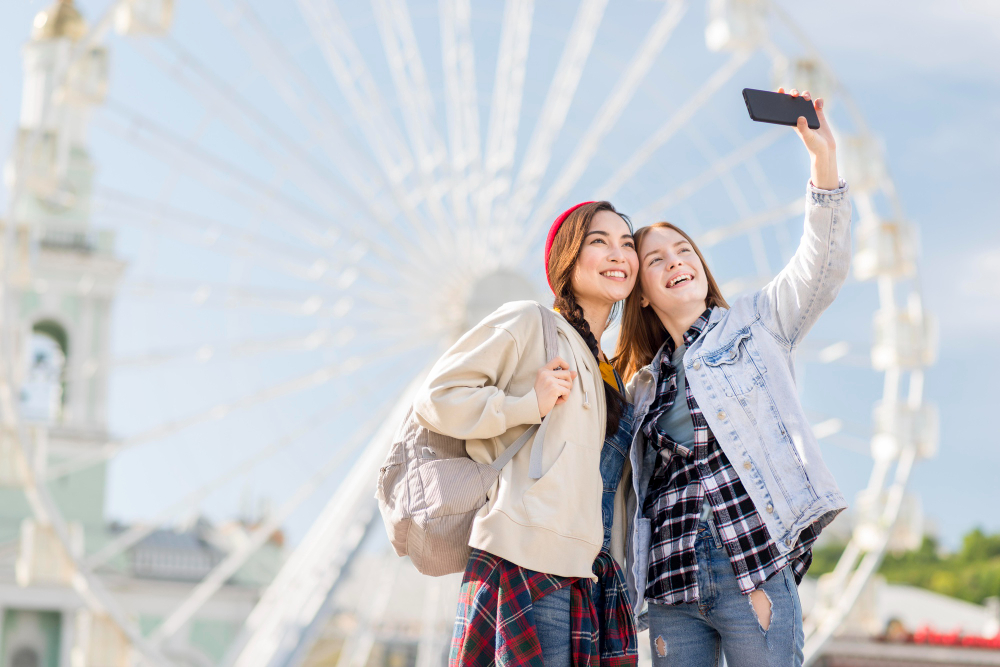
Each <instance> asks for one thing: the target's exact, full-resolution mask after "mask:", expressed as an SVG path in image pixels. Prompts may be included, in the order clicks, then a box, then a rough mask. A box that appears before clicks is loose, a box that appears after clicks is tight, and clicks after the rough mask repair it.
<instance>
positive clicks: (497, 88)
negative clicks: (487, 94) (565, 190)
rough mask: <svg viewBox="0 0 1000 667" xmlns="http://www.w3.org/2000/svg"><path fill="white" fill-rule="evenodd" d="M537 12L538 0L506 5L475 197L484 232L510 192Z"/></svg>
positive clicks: (510, 0) (513, 0) (509, 1)
mask: <svg viewBox="0 0 1000 667" xmlns="http://www.w3.org/2000/svg"><path fill="white" fill-rule="evenodd" d="M534 11H535V2H534V0H507V2H506V4H505V5H504V13H503V26H502V28H501V29H500V51H499V53H498V55H497V67H496V76H495V78H494V80H493V101H492V103H491V105H490V120H489V126H488V128H487V134H486V151H485V158H484V161H483V182H482V184H481V185H480V186H479V188H478V190H479V191H478V193H477V195H476V197H475V199H476V218H477V225H478V227H479V228H480V229H481V230H482V231H483V232H485V231H486V230H487V229H488V228H489V225H490V222H491V211H492V208H493V203H494V201H495V200H497V199H498V198H500V197H503V196H504V195H505V194H506V193H507V192H508V191H509V189H510V172H511V169H512V167H513V165H514V155H515V150H516V148H517V127H518V123H519V121H520V119H521V101H522V99H523V97H524V81H525V75H524V74H525V67H526V66H527V61H528V46H529V43H530V37H531V23H532V15H533V14H534Z"/></svg>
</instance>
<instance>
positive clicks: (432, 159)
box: [372, 0, 453, 245]
mask: <svg viewBox="0 0 1000 667" xmlns="http://www.w3.org/2000/svg"><path fill="white" fill-rule="evenodd" d="M372 6H373V9H374V11H375V21H376V23H377V24H378V29H379V34H380V35H381V36H382V46H383V48H384V49H385V54H386V58H387V59H388V61H389V69H390V71H391V72H392V80H393V83H394V84H395V87H396V93H397V95H398V97H399V99H400V101H401V106H402V110H403V120H404V122H405V124H406V130H407V133H408V134H409V136H410V143H411V144H412V145H413V149H414V152H415V153H416V164H417V179H418V180H419V182H420V185H421V188H422V189H423V191H424V193H425V197H424V201H425V203H426V205H427V209H428V211H429V212H430V214H431V217H432V218H433V219H434V222H435V224H436V227H437V230H438V241H437V244H438V245H440V244H441V243H442V241H443V240H444V239H448V240H449V241H450V240H451V237H452V233H451V232H452V227H453V225H452V224H450V222H449V221H450V216H449V215H448V212H447V211H446V210H445V207H444V203H443V199H444V195H445V193H446V192H447V191H449V190H450V189H451V183H452V181H453V178H452V176H451V174H450V173H446V174H445V175H444V176H443V179H444V180H443V181H442V180H440V179H439V178H437V177H436V176H435V174H436V172H437V171H438V169H439V168H441V167H443V168H444V170H445V171H446V172H447V171H448V168H449V167H450V165H449V164H448V162H447V150H446V148H445V145H444V141H443V140H442V139H441V136H440V134H438V131H437V128H436V127H435V126H434V99H433V97H432V95H431V91H430V86H429V85H428V83H427V74H426V73H425V72H424V64H423V61H422V60H421V58H420V48H419V46H418V45H417V38H416V35H415V34H414V33H413V24H412V22H411V21H410V13H409V11H408V10H407V9H406V3H405V2H404V1H403V0H373V2H372Z"/></svg>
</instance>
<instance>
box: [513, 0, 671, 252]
mask: <svg viewBox="0 0 1000 667" xmlns="http://www.w3.org/2000/svg"><path fill="white" fill-rule="evenodd" d="M687 5H688V3H687V1H686V0H673V1H672V2H668V3H666V4H665V5H664V7H663V10H662V11H661V12H660V15H659V16H658V17H657V19H656V21H655V22H654V23H653V25H652V27H651V28H650V29H649V32H648V33H646V37H645V38H644V39H643V42H642V44H641V45H640V47H639V50H638V51H637V52H636V54H635V55H634V56H633V57H632V60H631V61H630V62H629V64H628V66H627V67H626V68H625V71H624V72H623V73H622V75H621V77H620V78H619V79H618V83H617V84H616V85H615V88H614V90H612V91H611V93H610V94H609V95H608V99H607V101H606V102H605V103H604V105H603V106H601V109H600V111H598V113H597V117H596V118H595V119H594V120H593V122H591V124H590V126H589V127H588V128H587V130H586V131H585V132H584V133H583V138H582V139H581V141H580V142H579V144H577V147H576V150H574V151H573V154H572V155H570V157H569V158H568V159H567V160H566V166H565V167H563V169H562V171H561V172H560V173H559V175H558V176H557V177H556V181H555V183H554V184H553V185H552V186H551V187H550V188H549V189H548V191H547V192H546V193H545V196H544V197H543V199H542V202H541V203H540V204H539V205H538V207H537V208H536V209H535V213H534V215H532V217H531V219H530V221H529V222H528V224H527V225H525V228H526V233H525V234H523V239H524V240H523V242H522V244H521V246H520V247H519V248H518V251H519V254H523V253H524V252H526V251H527V250H528V249H529V248H531V247H533V246H534V243H535V239H536V237H537V236H538V234H539V232H540V231H541V230H543V229H545V228H547V227H548V225H549V223H551V221H552V217H553V216H554V215H555V213H556V212H557V211H556V209H557V207H558V206H559V203H560V202H561V201H562V199H563V197H565V196H566V195H567V194H569V191H570V190H572V188H573V186H574V185H576V182H577V181H578V180H579V179H580V176H582V175H583V172H584V171H585V170H586V169H587V165H589V164H590V161H591V159H592V158H593V157H594V154H595V153H597V149H598V147H599V146H600V144H601V141H602V140H603V139H604V137H605V135H607V133H608V132H609V131H610V130H611V129H612V128H613V127H614V126H615V124H616V123H617V122H618V118H619V117H620V116H621V114H622V112H623V111H624V110H625V107H626V105H628V103H629V101H630V100H631V99H632V97H633V96H634V95H635V92H636V90H638V88H639V85H640V84H641V83H642V81H643V79H644V78H645V77H646V74H648V73H649V69H650V68H651V67H652V66H653V61H654V60H655V59H656V56H657V55H659V53H660V51H662V50H663V47H664V46H666V43H667V41H668V40H669V39H670V36H671V35H672V34H673V32H674V29H675V28H676V27H677V24H678V23H680V21H681V18H682V17H683V16H684V12H685V11H686V10H687Z"/></svg>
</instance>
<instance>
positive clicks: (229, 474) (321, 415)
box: [83, 368, 399, 570]
mask: <svg viewBox="0 0 1000 667" xmlns="http://www.w3.org/2000/svg"><path fill="white" fill-rule="evenodd" d="M390 377H391V379H392V380H393V381H395V380H398V377H399V372H398V370H397V369H395V368H393V369H391V370H389V371H386V372H383V373H379V374H378V376H377V378H376V381H373V382H369V383H367V384H366V385H365V386H363V387H359V388H358V390H357V391H352V392H351V395H350V396H349V397H348V398H347V400H345V401H339V402H336V403H334V404H332V405H326V406H324V407H323V408H321V409H320V410H319V411H317V412H316V413H314V414H312V415H310V416H309V417H308V418H306V419H305V420H303V421H302V423H300V424H299V425H298V426H296V427H295V428H294V429H292V430H290V431H288V432H287V433H285V434H284V435H282V436H281V437H279V438H277V439H276V440H275V441H274V442H272V443H270V444H268V445H266V446H264V447H263V448H262V449H260V450H259V451H258V452H257V453H256V454H254V455H253V456H250V457H248V458H246V459H244V460H243V461H241V462H240V463H239V464H238V465H236V466H234V467H232V468H230V469H229V470H227V471H226V472H224V473H222V474H221V475H218V476H216V477H215V478H214V479H212V480H210V481H209V482H207V483H205V484H203V485H202V486H201V487H200V488H198V489H195V490H194V491H192V492H190V493H188V494H187V495H185V496H184V497H183V498H181V499H180V500H178V501H177V502H175V503H173V504H171V505H170V506H168V507H166V508H165V509H163V510H162V511H161V512H158V513H157V514H155V515H153V517H151V518H150V519H149V520H147V521H145V522H143V523H137V524H135V525H133V526H131V527H130V528H129V529H128V530H126V531H125V532H123V533H122V534H120V535H118V536H116V537H115V538H114V539H113V540H111V541H110V542H108V543H107V544H106V545H104V546H103V547H102V548H101V549H100V550H99V551H96V552H94V553H93V554H91V555H90V556H88V557H87V558H86V559H85V560H84V561H83V564H84V565H85V566H86V567H87V568H89V569H91V570H94V569H97V568H98V567H100V566H101V565H103V564H104V563H107V562H108V561H109V560H111V559H112V558H114V557H115V556H117V555H118V554H120V553H122V552H124V551H125V550H127V549H129V548H130V547H132V546H133V545H135V544H136V543H138V542H139V541H140V540H142V539H144V538H145V537H146V536H148V535H150V534H151V533H152V532H153V531H155V530H156V529H157V528H158V527H159V526H161V525H163V524H164V523H165V522H167V521H168V520H169V519H171V518H172V517H175V516H177V515H179V514H184V513H186V512H188V511H190V510H192V509H193V508H196V507H198V506H199V505H201V503H202V502H203V501H204V500H205V499H206V498H208V497H209V496H211V495H212V494H213V493H215V492H216V491H218V490H219V489H221V488H223V487H225V486H226V485H227V484H229V483H230V482H232V481H233V480H235V479H238V478H240V477H243V476H244V475H246V474H248V473H249V472H250V471H251V470H253V469H254V468H255V467H257V466H258V465H260V464H261V463H263V462H264V461H267V460H268V459H271V458H273V457H274V456H275V455H277V454H279V453H281V452H283V451H285V450H286V449H288V448H289V447H291V446H292V445H294V444H296V443H297V442H299V441H300V440H301V439H302V437H304V436H305V435H307V434H309V433H311V432H313V431H315V430H316V429H318V428H320V427H321V426H324V425H327V424H329V423H330V422H331V421H332V420H333V419H334V418H336V417H338V416H340V415H342V414H344V413H345V412H346V411H347V410H350V409H352V408H353V407H354V406H355V405H357V404H358V403H359V402H362V401H363V400H368V399H370V398H371V397H372V395H373V394H374V393H375V392H377V391H380V390H381V389H383V388H384V387H385V386H386V379H387V378H390Z"/></svg>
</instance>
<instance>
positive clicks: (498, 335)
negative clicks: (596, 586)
mask: <svg viewBox="0 0 1000 667" xmlns="http://www.w3.org/2000/svg"><path fill="white" fill-rule="evenodd" d="M556 321H557V326H558V333H559V355H560V356H561V357H562V358H563V359H564V360H565V361H566V362H567V363H568V364H569V365H570V367H571V369H572V370H575V371H577V373H578V375H577V378H576V380H575V381H574V383H573V388H572V391H571V393H570V395H569V398H568V400H567V401H566V402H565V403H563V404H561V405H557V406H555V408H553V411H552V413H551V415H550V417H549V425H548V431H547V434H546V436H545V444H544V450H543V458H542V462H543V465H542V470H543V475H542V477H541V479H538V480H534V479H531V478H530V477H529V476H528V462H529V459H530V457H531V451H530V450H531V448H532V447H535V446H537V444H536V443H535V442H530V443H528V444H527V445H526V446H525V447H523V448H522V449H521V451H519V452H518V453H517V455H516V456H515V457H514V458H513V460H511V462H510V463H509V464H508V465H507V466H505V467H504V469H503V471H502V472H501V474H500V481H499V483H498V486H497V487H494V489H493V490H492V491H491V493H490V494H489V501H488V502H487V503H486V505H485V506H484V507H483V508H482V510H480V512H479V514H478V515H477V516H476V519H475V521H474V522H473V526H472V536H471V538H470V539H469V545H470V546H472V547H474V548H476V549H482V550H483V551H487V552H489V553H491V554H494V555H496V556H500V557H501V558H505V559H507V560H509V561H511V562H512V563H515V564H517V565H520V566H522V567H525V568H528V569H531V570H537V571H539V572H545V573H547V574H555V575H559V576H565V577H592V571H591V568H592V566H593V563H594V559H595V558H596V557H597V554H598V553H599V552H600V550H601V542H602V540H603V536H604V531H603V528H602V523H601V493H602V488H603V487H602V482H601V472H600V456H601V447H602V446H603V444H604V420H605V400H604V388H603V385H602V384H601V383H602V382H603V381H602V379H601V374H600V368H599V366H598V363H597V360H596V359H594V355H593V354H591V352H590V350H589V349H588V348H587V344H586V343H585V342H584V340H583V338H581V337H580V335H579V334H578V333H577V332H576V331H575V330H574V329H573V327H572V326H570V324H569V323H568V322H567V321H566V320H565V319H564V318H563V317H562V316H561V315H557V316H556ZM545 362H546V360H545V350H544V345H543V342H542V319H541V316H540V314H539V312H538V307H537V306H536V305H535V303H534V302H533V301H515V302H512V303H508V304H505V305H503V306H501V307H500V308H499V309H498V310H497V311H496V312H494V313H493V314H492V315H490V316H489V317H487V318H486V319H485V320H483V321H482V322H480V323H479V324H478V325H476V326H475V327H474V328H473V329H472V330H471V331H469V332H468V333H467V334H465V335H464V336H462V338H461V339H459V340H458V342H457V343H455V344H454V345H453V346H452V347H451V349H449V350H448V351H447V352H446V353H445V354H444V356H443V357H441V359H440V360H439V361H438V362H437V364H435V366H434V368H433V369H432V370H431V372H430V375H429V377H428V379H427V382H426V383H425V385H424V387H423V388H422V389H421V390H420V392H419V393H418V394H417V398H416V400H415V401H414V411H415V413H416V414H417V417H418V419H419V420H420V422H421V424H423V425H424V426H426V427H427V428H429V429H431V430H433V431H436V432H439V433H443V434H445V435H449V436H452V437H454V438H459V439H464V440H466V441H467V442H466V447H467V450H468V452H469V456H471V457H472V458H473V459H474V460H476V461H479V462H482V463H492V462H493V461H494V460H495V459H496V458H497V456H499V454H500V453H501V452H502V451H503V450H504V449H505V448H506V447H507V446H508V445H510V444H511V443H513V442H514V441H515V440H516V439H517V438H518V436H520V435H521V433H523V432H524V431H525V430H526V429H527V428H528V425H529V424H538V423H540V422H541V416H540V415H539V412H538V401H537V398H536V397H535V390H534V385H535V377H536V375H537V373H538V370H539V369H540V368H541V367H542V366H544V365H545ZM619 495H620V494H619ZM616 504H617V503H616ZM615 514H616V524H620V520H619V517H618V514H619V512H617V511H616V513H615ZM617 527H618V526H617V525H616V528H617ZM616 532H618V531H616ZM613 543H614V544H613V548H612V551H613V553H612V555H613V556H615V557H616V558H617V559H618V560H619V561H622V560H623V556H624V549H623V545H622V540H618V539H615V540H613ZM616 551H617V552H620V553H614V552H616Z"/></svg>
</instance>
